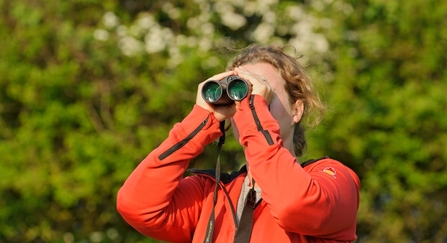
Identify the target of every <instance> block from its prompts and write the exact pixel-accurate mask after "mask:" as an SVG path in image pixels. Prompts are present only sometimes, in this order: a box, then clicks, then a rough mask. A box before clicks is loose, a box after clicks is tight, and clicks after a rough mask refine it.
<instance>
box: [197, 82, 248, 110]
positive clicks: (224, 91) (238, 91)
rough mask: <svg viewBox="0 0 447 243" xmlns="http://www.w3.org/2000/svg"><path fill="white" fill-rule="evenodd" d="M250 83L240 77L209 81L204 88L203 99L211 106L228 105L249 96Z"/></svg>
mask: <svg viewBox="0 0 447 243" xmlns="http://www.w3.org/2000/svg"><path fill="white" fill-rule="evenodd" d="M248 87H249V86H248V83H247V81H245V80H243V79H242V78H240V77H238V76H234V75H231V76H228V77H226V78H224V79H222V80H221V81H215V80H208V81H207V82H205V84H204V85H203V87H202V97H203V99H204V100H205V101H206V102H207V103H210V104H215V105H228V104H231V103H233V102H234V101H240V100H242V99H244V98H245V97H246V96H247V95H248Z"/></svg>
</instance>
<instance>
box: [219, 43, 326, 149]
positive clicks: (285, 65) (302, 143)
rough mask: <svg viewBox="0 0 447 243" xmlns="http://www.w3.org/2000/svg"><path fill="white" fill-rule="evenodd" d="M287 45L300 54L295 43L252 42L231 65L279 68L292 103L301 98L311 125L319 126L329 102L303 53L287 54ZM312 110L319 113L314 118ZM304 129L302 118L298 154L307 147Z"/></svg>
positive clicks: (296, 143) (297, 137) (295, 138)
mask: <svg viewBox="0 0 447 243" xmlns="http://www.w3.org/2000/svg"><path fill="white" fill-rule="evenodd" d="M286 47H291V48H293V50H294V52H295V54H296V50H295V48H294V47H293V46H284V47H280V46H277V45H266V46H260V45H255V44H253V45H250V46H248V47H246V48H244V49H242V50H241V51H240V52H239V54H238V55H236V56H235V57H234V59H233V61H232V62H231V64H230V65H229V67H228V68H227V69H228V70H233V69H234V68H236V67H238V66H241V65H244V64H248V63H269V64H270V65H272V66H273V67H275V68H276V69H278V70H279V72H280V74H281V77H282V78H283V79H284V80H285V85H284V88H285V90H286V92H287V94H288V95H289V101H290V104H294V103H295V102H296V101H297V100H299V101H301V102H302V103H303V105H304V113H303V118H307V121H308V122H307V124H308V125H311V126H315V125H317V124H318V123H319V122H320V121H321V119H322V117H323V115H324V113H325V110H326V108H325V105H324V103H323V102H322V101H321V99H320V97H319V95H318V92H317V90H316V88H315V85H314V83H313V81H312V80H311V79H310V77H309V76H308V75H307V73H306V72H305V70H304V67H303V66H302V65H301V64H300V63H299V61H298V59H299V58H300V57H293V56H291V55H289V54H287V53H286V52H285V48H286ZM311 114H314V115H315V116H312V119H313V121H311V120H310V117H311ZM301 120H302V119H301ZM304 130H305V128H304V126H303V124H301V121H300V122H298V123H297V124H296V125H295V131H294V136H293V142H294V149H295V153H296V155H297V156H301V155H302V154H303V150H304V148H305V147H306V139H305V136H304Z"/></svg>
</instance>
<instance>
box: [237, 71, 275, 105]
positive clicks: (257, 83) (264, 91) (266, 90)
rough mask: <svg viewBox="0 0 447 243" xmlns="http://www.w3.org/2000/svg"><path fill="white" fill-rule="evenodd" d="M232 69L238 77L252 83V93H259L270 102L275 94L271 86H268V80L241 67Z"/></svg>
mask: <svg viewBox="0 0 447 243" xmlns="http://www.w3.org/2000/svg"><path fill="white" fill-rule="evenodd" d="M234 71H235V72H236V73H237V75H238V76H239V77H241V78H243V79H245V80H246V81H247V82H249V83H250V84H251V85H252V87H251V94H252V95H254V94H256V95H260V96H262V97H264V99H265V100H266V101H267V103H268V104H270V102H271V101H272V99H273V97H274V96H275V92H274V90H273V88H272V87H271V86H270V84H269V82H268V81H267V80H266V79H265V77H263V76H261V75H259V74H256V73H253V72H250V71H248V70H247V69H245V68H243V67H237V68H235V69H234Z"/></svg>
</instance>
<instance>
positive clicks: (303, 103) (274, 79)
mask: <svg viewBox="0 0 447 243" xmlns="http://www.w3.org/2000/svg"><path fill="white" fill-rule="evenodd" d="M230 75H237V76H239V77H240V78H242V79H244V80H246V81H247V82H248V83H249V84H251V88H250V90H251V93H250V94H249V95H248V97H246V98H245V99H243V100H242V101H237V102H234V103H233V104H231V105H212V104H209V103H207V102H205V101H204V99H203V98H202V96H201V95H200V90H201V88H202V86H203V84H204V83H201V84H200V85H199V87H198V90H199V92H197V98H196V104H195V106H194V108H193V109H192V111H191V112H190V114H189V115H188V116H186V118H185V119H184V120H183V121H182V122H180V123H178V124H176V125H175V126H174V127H173V129H172V130H171V132H170V134H169V136H168V138H167V139H166V140H165V141H164V142H163V143H162V144H161V145H160V146H159V147H158V148H156V149H155V150H154V151H152V152H151V153H150V154H149V155H148V156H147V157H146V158H145V159H144V160H143V161H142V162H141V164H140V165H139V166H138V167H137V168H136V169H135V170H134V171H133V172H132V174H131V175H130V176H129V178H128V179H127V180H126V182H125V183H124V185H123V187H122V188H121V189H120V191H119V193H118V198H117V208H118V211H119V212H120V213H121V215H122V216H123V218H124V219H125V220H126V221H127V222H128V223H129V224H130V225H132V226H133V227H134V228H135V229H136V230H138V231H140V232H141V233H143V234H145V235H147V236H149V237H152V238H156V239H160V240H164V241H169V242H224V243H228V242H353V241H354V240H355V239H356V234H355V229H356V214H357V209H358V204H359V179H358V177H357V176H356V174H355V173H354V172H353V171H352V170H350V169H349V168H347V167H346V166H344V165H343V164H341V163H340V162H338V161H336V160H333V159H329V158H327V157H325V158H323V159H320V160H316V161H313V162H312V163H306V165H303V164H300V163H299V162H298V160H297V159H296V155H301V153H302V150H303V148H304V145H305V140H304V135H303V129H302V128H301V126H300V121H301V120H302V119H303V117H305V116H307V115H308V114H309V113H310V112H312V111H314V110H317V111H322V110H323V105H322V104H321V102H320V100H319V99H318V95H317V94H316V91H315V90H313V88H312V84H311V80H310V79H309V77H308V76H307V75H306V74H305V72H304V70H303V68H302V67H301V65H300V64H299V63H298V62H297V60H296V59H295V58H293V57H292V56H290V55H288V54H286V53H285V52H284V49H283V48H280V47H277V46H273V45H268V46H257V45H252V46H249V47H247V48H246V49H244V50H243V51H242V52H241V53H240V54H239V55H238V56H236V58H235V59H234V60H233V62H232V64H231V65H230V67H229V68H228V71H226V72H223V73H220V74H217V75H215V76H213V77H211V78H210V79H213V80H222V79H224V78H225V77H227V76H230ZM226 119H231V122H232V126H233V130H234V135H235V136H236V138H237V139H238V141H239V143H240V144H241V145H242V146H243V148H244V153H245V157H246V161H247V165H246V166H244V167H243V168H242V169H241V170H240V171H239V172H235V173H232V174H231V175H226V176H224V175H222V176H221V178H222V179H221V180H219V181H218V186H216V178H215V176H214V174H213V173H207V172H206V171H196V175H194V176H190V177H186V178H182V175H183V173H184V172H185V170H186V169H187V167H188V164H189V161H190V160H191V159H193V158H194V157H196V156H197V155H199V154H200V153H201V152H202V151H203V148H204V147H205V146H206V145H207V144H209V143H211V142H212V141H215V140H216V139H217V138H219V136H221V134H222V133H221V130H220V126H219V124H220V122H222V121H225V120H226ZM216 177H218V176H216ZM215 189H216V192H215V193H214V191H215ZM215 194H216V195H215Z"/></svg>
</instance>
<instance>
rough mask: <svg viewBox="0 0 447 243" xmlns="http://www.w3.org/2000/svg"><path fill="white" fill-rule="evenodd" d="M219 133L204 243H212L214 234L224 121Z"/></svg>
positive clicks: (221, 123)
mask: <svg viewBox="0 0 447 243" xmlns="http://www.w3.org/2000/svg"><path fill="white" fill-rule="evenodd" d="M220 131H221V132H222V136H220V138H219V141H218V143H217V149H218V151H217V162H216V185H215V186H214V195H213V209H212V211H211V215H210V218H209V220H208V226H207V228H206V235H205V240H204V241H203V242H204V243H212V242H213V234H214V214H215V213H214V208H215V206H216V202H217V191H218V189H219V181H220V152H221V151H222V145H223V144H224V143H225V121H222V122H220Z"/></svg>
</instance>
